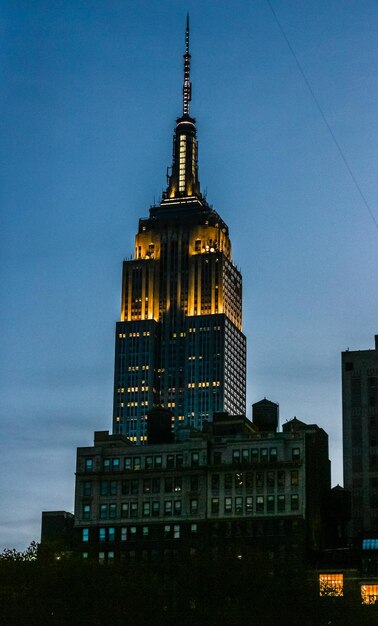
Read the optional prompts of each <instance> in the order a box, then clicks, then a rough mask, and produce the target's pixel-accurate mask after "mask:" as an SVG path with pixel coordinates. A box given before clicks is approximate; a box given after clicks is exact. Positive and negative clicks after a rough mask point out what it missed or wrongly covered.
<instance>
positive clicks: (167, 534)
mask: <svg viewBox="0 0 378 626" xmlns="http://www.w3.org/2000/svg"><path fill="white" fill-rule="evenodd" d="M170 537H171V527H170V526H168V525H166V526H164V539H170Z"/></svg>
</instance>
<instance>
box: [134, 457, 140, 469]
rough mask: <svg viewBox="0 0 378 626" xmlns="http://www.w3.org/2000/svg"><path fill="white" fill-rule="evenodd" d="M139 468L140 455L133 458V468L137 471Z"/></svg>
mask: <svg viewBox="0 0 378 626" xmlns="http://www.w3.org/2000/svg"><path fill="white" fill-rule="evenodd" d="M140 469H141V463H140V456H134V458H133V470H135V471H138V470H140Z"/></svg>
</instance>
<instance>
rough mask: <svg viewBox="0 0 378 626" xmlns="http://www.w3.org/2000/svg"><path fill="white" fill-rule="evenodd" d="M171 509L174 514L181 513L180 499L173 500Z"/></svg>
mask: <svg viewBox="0 0 378 626" xmlns="http://www.w3.org/2000/svg"><path fill="white" fill-rule="evenodd" d="M173 511H174V514H175V515H181V500H175V501H174V503H173Z"/></svg>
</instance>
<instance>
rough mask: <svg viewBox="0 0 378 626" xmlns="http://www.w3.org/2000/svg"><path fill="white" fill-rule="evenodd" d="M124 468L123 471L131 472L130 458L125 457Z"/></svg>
mask: <svg viewBox="0 0 378 626" xmlns="http://www.w3.org/2000/svg"><path fill="white" fill-rule="evenodd" d="M124 467H125V470H131V469H132V459H131V456H125V464H124Z"/></svg>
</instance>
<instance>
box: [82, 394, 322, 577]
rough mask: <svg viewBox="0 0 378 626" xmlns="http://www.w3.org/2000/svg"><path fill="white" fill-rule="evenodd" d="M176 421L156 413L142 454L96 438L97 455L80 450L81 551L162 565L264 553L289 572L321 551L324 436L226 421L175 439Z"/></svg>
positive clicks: (294, 426) (183, 430) (223, 417)
mask: <svg viewBox="0 0 378 626" xmlns="http://www.w3.org/2000/svg"><path fill="white" fill-rule="evenodd" d="M266 402H268V401H266V400H264V401H262V403H266ZM260 404H261V403H257V404H256V405H254V413H255V407H257V411H258V409H259V408H260V407H259V405H260ZM270 404H271V405H272V406H271V408H272V407H273V410H274V407H276V411H278V406H277V405H274V403H270ZM170 421H171V415H170V414H169V412H166V411H163V410H160V411H157V412H151V414H150V415H149V424H150V427H149V436H148V441H147V442H146V445H144V446H142V447H141V446H135V445H133V444H132V443H131V442H130V441H129V440H128V439H127V438H125V437H124V436H122V435H116V434H113V435H110V434H109V433H108V432H96V433H95V439H94V445H93V447H86V448H79V449H78V452H77V472H76V496H75V529H74V547H75V551H76V552H80V553H81V554H82V556H83V557H84V558H95V559H96V560H97V559H98V560H100V561H109V560H113V559H115V560H120V561H121V560H133V559H137V560H141V559H144V560H148V561H149V560H152V561H153V560H160V559H163V560H166V559H170V558H186V557H188V556H195V555H199V556H200V555H202V556H204V555H208V556H216V555H217V554H219V555H230V556H231V555H234V556H236V557H239V558H243V556H247V555H248V554H251V553H253V552H256V550H257V551H260V552H261V553H263V554H264V555H265V556H266V555H269V558H271V559H272V560H274V561H275V562H276V563H280V564H281V565H283V564H284V563H285V562H287V561H288V560H290V561H291V560H293V561H296V560H297V561H299V562H303V560H304V559H305V558H306V557H307V556H308V555H309V553H310V552H311V551H316V550H319V549H320V548H321V547H322V545H323V539H324V537H323V530H324V513H325V510H324V506H325V501H326V498H327V496H328V493H329V488H330V463H329V459H328V436H327V434H326V433H325V432H324V431H323V430H322V429H321V428H319V427H318V426H316V425H306V424H304V423H303V422H301V421H299V420H297V419H294V420H291V421H289V422H287V423H286V424H285V425H284V429H283V432H276V427H275V426H274V425H273V426H272V424H271V425H270V427H269V431H262V430H259V429H258V427H257V425H256V423H253V422H250V421H249V420H248V419H247V418H246V417H244V416H231V415H229V414H227V413H219V414H215V415H214V421H213V423H211V424H209V425H208V426H207V428H205V429H204V430H203V431H202V432H200V431H195V430H193V429H190V428H188V427H185V426H182V427H179V428H177V429H176V431H175V433H174V435H172V433H171V430H170ZM256 421H258V420H256ZM164 433H165V434H164Z"/></svg>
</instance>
